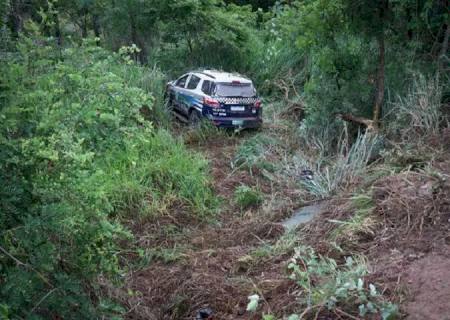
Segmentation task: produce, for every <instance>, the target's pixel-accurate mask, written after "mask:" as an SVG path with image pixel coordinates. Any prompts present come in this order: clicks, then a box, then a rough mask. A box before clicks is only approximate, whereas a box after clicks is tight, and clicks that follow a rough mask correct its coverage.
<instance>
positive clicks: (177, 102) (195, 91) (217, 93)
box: [165, 70, 262, 129]
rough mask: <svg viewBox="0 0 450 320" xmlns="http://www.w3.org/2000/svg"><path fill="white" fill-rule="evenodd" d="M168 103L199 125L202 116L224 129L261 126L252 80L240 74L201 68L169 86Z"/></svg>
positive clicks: (260, 109) (257, 101)
mask: <svg viewBox="0 0 450 320" xmlns="http://www.w3.org/2000/svg"><path fill="white" fill-rule="evenodd" d="M165 96H166V106H167V108H169V109H170V110H171V111H172V112H173V113H174V114H175V115H176V116H177V117H178V118H180V119H181V120H183V121H185V122H189V124H190V125H192V126H197V125H198V123H199V122H200V121H201V120H202V119H206V120H209V121H211V122H212V123H213V124H214V125H215V126H217V127H221V128H235V129H236V128H258V127H260V126H261V124H262V107H261V100H260V99H259V98H258V96H257V94H256V89H255V87H254V86H253V83H252V81H251V80H249V79H247V78H245V77H243V76H241V75H237V74H233V73H227V72H221V71H215V70H202V71H193V72H189V73H186V74H184V75H182V76H181V77H180V78H178V79H177V80H174V81H171V82H169V83H168V84H167V88H166V95H165Z"/></svg>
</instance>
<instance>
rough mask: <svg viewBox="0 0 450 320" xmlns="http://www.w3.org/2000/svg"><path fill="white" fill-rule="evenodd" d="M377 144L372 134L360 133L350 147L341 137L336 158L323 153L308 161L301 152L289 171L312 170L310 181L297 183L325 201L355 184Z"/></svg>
mask: <svg viewBox="0 0 450 320" xmlns="http://www.w3.org/2000/svg"><path fill="white" fill-rule="evenodd" d="M379 143H380V138H379V136H378V135H376V134H373V133H366V134H359V135H358V137H357V139H356V141H355V142H354V143H353V145H352V146H349V145H348V144H347V142H346V139H343V138H341V140H340V143H339V148H338V152H337V154H336V155H334V156H332V157H326V156H325V155H324V154H325V151H324V150H322V151H320V152H319V155H318V157H317V158H312V159H308V158H307V157H305V156H304V153H300V154H299V155H298V156H297V157H295V158H294V160H293V162H294V163H293V168H292V169H293V170H294V171H295V174H297V175H298V173H300V172H301V171H302V170H305V169H308V170H312V171H313V173H314V176H313V178H312V179H310V180H309V179H305V180H301V182H300V184H301V186H302V187H303V188H304V189H305V190H306V191H307V192H308V193H309V194H310V195H312V196H313V197H315V198H317V199H325V198H328V197H330V196H332V195H334V194H336V193H337V192H338V191H341V190H344V189H346V188H347V187H348V186H350V185H351V184H354V183H356V182H357V179H358V178H359V177H360V176H361V175H362V174H364V172H365V171H366V169H367V165H368V163H369V161H370V159H371V157H372V156H373V153H374V151H375V149H376V147H377V145H378V144H379ZM292 169H291V170H292Z"/></svg>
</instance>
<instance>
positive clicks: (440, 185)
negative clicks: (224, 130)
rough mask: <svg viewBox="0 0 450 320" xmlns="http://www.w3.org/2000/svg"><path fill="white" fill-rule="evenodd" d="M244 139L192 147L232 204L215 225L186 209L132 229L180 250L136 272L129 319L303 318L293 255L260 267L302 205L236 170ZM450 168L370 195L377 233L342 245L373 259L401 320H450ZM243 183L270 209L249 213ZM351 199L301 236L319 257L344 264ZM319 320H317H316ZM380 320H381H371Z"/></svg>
mask: <svg viewBox="0 0 450 320" xmlns="http://www.w3.org/2000/svg"><path fill="white" fill-rule="evenodd" d="M239 141H240V139H239V138H231V137H230V138H228V139H225V140H221V141H216V142H214V143H208V144H205V145H203V146H202V145H200V146H198V145H195V146H192V148H193V150H195V151H200V152H202V153H204V154H205V155H206V156H207V157H208V158H209V160H210V163H211V173H212V176H213V177H214V185H213V188H214V190H215V192H216V193H217V195H218V196H220V197H221V198H222V199H223V200H222V202H221V206H220V207H221V210H220V213H219V214H218V216H217V218H216V219H215V220H214V221H210V222H205V221H194V220H193V219H192V217H190V216H189V215H188V213H185V212H183V210H182V208H180V209H179V210H178V211H177V212H175V213H174V214H173V215H172V216H171V217H170V218H168V219H158V220H155V221H148V222H146V223H145V224H144V225H139V226H132V228H134V229H135V230H138V233H139V237H140V239H142V243H141V245H142V246H144V247H145V246H149V247H154V246H157V245H158V246H162V247H165V248H167V249H170V250H172V251H176V250H174V248H175V249H176V248H179V249H180V250H179V252H180V253H179V254H178V255H177V256H176V258H174V259H173V260H171V259H167V261H164V259H156V260H155V261H154V262H152V263H150V264H149V265H148V266H146V267H144V268H142V269H140V270H137V271H135V272H133V273H130V275H129V277H128V282H127V285H126V290H127V292H128V295H127V296H126V297H125V298H124V300H126V303H127V305H128V308H129V311H128V312H127V318H128V319H158V320H162V319H195V316H196V313H197V311H198V310H199V309H201V308H204V307H209V308H211V309H212V310H213V311H214V318H213V319H224V320H225V319H261V316H262V314H263V313H266V314H267V313H270V314H275V315H277V316H280V317H281V316H283V315H288V314H290V313H291V312H295V311H296V312H298V313H299V312H301V311H302V310H299V309H298V301H297V296H298V293H299V288H298V287H297V286H296V284H295V283H294V282H293V281H292V280H289V278H288V273H287V268H286V266H287V261H288V260H289V258H290V255H291V254H292V253H291V252H285V253H283V254H277V255H274V256H267V257H263V258H261V259H256V260H255V259H254V258H253V256H252V255H251V253H252V251H254V250H255V249H256V248H258V247H261V246H263V245H267V244H273V243H274V242H275V241H276V240H277V239H279V238H280V237H281V235H282V234H283V233H284V230H283V227H282V226H281V225H280V222H281V221H282V220H283V219H285V218H286V217H288V216H290V215H291V214H292V212H293V211H294V209H297V208H299V207H301V206H302V204H303V203H302V200H301V199H300V197H299V195H298V194H296V191H295V190H294V189H292V188H290V185H289V184H288V183H286V184H274V183H273V182H270V181H268V180H267V179H264V178H263V177H261V176H260V175H258V174H257V173H256V174H255V173H254V172H253V173H252V174H251V173H250V172H249V171H248V170H237V171H236V170H233V169H232V168H231V165H230V163H231V161H232V159H233V157H234V154H235V150H236V146H237V144H238V143H239ZM449 163H450V162H448V158H447V159H445V156H444V158H443V159H441V160H440V161H437V162H436V163H435V164H434V166H433V168H435V169H436V172H438V174H436V175H435V176H433V175H425V174H422V173H418V172H409V173H400V174H397V175H394V176H391V177H387V178H382V179H380V180H378V181H377V182H376V183H375V184H374V186H373V187H372V188H371V189H370V190H371V191H370V192H371V194H372V196H373V199H374V203H375V208H374V210H373V212H372V213H371V215H372V216H371V218H373V221H374V222H373V224H372V225H371V227H370V228H368V229H367V230H365V231H363V232H361V233H360V234H356V235H353V236H354V237H353V238H352V239H351V241H347V240H348V238H347V239H342V241H341V242H342V243H340V244H341V245H342V247H343V248H346V250H347V252H346V253H345V254H347V253H349V254H354V253H363V254H364V255H365V256H367V257H368V259H369V261H368V264H369V266H370V271H371V274H370V275H369V278H370V280H371V281H372V282H374V283H376V284H377V286H378V287H379V288H381V289H382V291H383V293H384V294H385V295H386V296H388V297H390V298H391V300H393V301H394V302H396V303H398V304H399V305H400V311H401V315H400V318H407V319H450V232H449V231H450V202H449V199H450V184H449V180H450V165H449ZM240 184H246V185H249V186H258V187H259V188H260V189H261V190H263V192H264V193H265V195H266V202H265V204H264V205H263V206H261V207H258V208H250V209H248V210H244V211H242V210H240V208H238V207H237V206H236V204H234V203H233V192H234V190H235V188H236V187H237V186H239V185H240ZM346 199H348V198H346V197H345V196H343V197H341V198H339V199H334V200H333V201H332V202H331V203H332V205H331V206H330V207H329V208H328V209H327V210H325V212H323V213H322V214H321V215H320V216H318V217H316V218H315V219H314V220H313V221H312V222H311V223H310V224H308V225H307V226H304V227H301V228H299V229H298V231H297V232H301V233H303V234H304V237H303V239H306V240H305V242H306V243H307V244H309V245H311V246H313V247H314V248H315V249H316V251H317V252H319V253H320V254H323V255H328V256H331V257H333V258H335V259H337V260H339V259H340V258H342V256H343V255H345V254H344V253H336V252H335V250H333V248H331V246H330V245H329V243H327V241H326V240H325V239H327V236H328V235H329V234H331V233H332V232H333V228H334V225H333V224H332V223H330V222H329V221H330V220H331V219H344V220H345V219H346V218H347V217H348V215H349V214H351V205H349V204H348V201H347V200H346ZM254 293H257V294H259V295H260V297H261V298H262V302H261V307H260V308H259V312H258V313H256V314H250V313H248V312H246V305H247V303H248V298H247V297H248V296H249V295H251V294H254ZM315 317H316V318H317V319H359V317H358V313H357V310H356V312H355V314H354V315H348V316H346V315H336V314H328V313H327V312H323V314H322V313H321V314H317V315H315ZM313 318H314V317H313ZM371 319H373V317H372V318H371Z"/></svg>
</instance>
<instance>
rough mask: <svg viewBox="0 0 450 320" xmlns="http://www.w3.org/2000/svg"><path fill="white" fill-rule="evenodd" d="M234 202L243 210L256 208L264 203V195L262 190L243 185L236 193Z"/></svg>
mask: <svg viewBox="0 0 450 320" xmlns="http://www.w3.org/2000/svg"><path fill="white" fill-rule="evenodd" d="M234 201H235V202H236V204H237V205H238V206H239V207H240V208H241V209H248V208H250V207H256V206H258V205H260V204H261V203H262V201H263V194H262V193H261V191H260V190H258V189H255V188H251V187H249V186H246V185H241V186H239V187H237V188H236V190H235V191H234Z"/></svg>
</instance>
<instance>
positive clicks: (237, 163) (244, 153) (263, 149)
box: [233, 133, 279, 174]
mask: <svg viewBox="0 0 450 320" xmlns="http://www.w3.org/2000/svg"><path fill="white" fill-rule="evenodd" d="M278 144H279V142H278V141H277V139H275V138H273V137H271V136H268V135H266V134H264V133H258V134H256V135H254V136H253V137H251V138H249V139H247V140H244V141H243V142H242V143H241V144H240V145H239V147H238V149H237V151H236V155H235V157H234V160H233V167H234V168H239V169H248V170H249V171H250V173H252V174H253V170H254V169H255V168H259V169H265V170H268V171H274V169H275V165H274V164H273V163H272V162H270V161H269V160H268V159H267V156H268V155H269V154H270V153H271V151H272V149H273V148H274V147H275V146H277V145H278Z"/></svg>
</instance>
